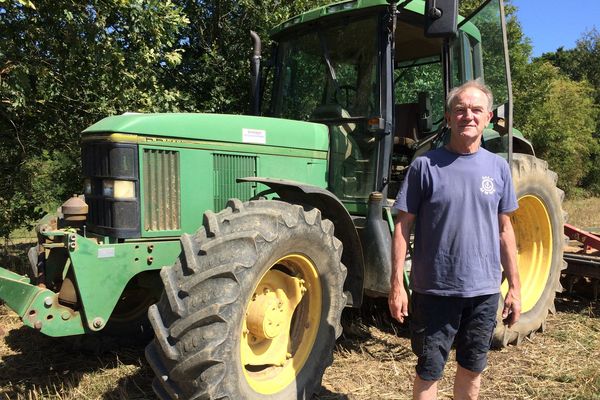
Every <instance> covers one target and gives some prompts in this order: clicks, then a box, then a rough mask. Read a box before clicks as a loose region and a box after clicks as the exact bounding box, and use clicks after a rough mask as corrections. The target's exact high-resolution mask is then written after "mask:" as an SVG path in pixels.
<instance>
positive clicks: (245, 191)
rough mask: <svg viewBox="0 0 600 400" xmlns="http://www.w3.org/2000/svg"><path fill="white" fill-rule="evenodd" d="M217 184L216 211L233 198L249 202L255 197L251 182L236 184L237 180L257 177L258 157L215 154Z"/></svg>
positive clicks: (215, 178) (214, 169)
mask: <svg viewBox="0 0 600 400" xmlns="http://www.w3.org/2000/svg"><path fill="white" fill-rule="evenodd" d="M213 171H214V172H213V173H214V183H215V201H214V209H215V210H216V211H218V210H222V209H223V208H225V205H226V204H227V200H229V199H230V198H232V197H235V198H238V199H241V200H247V199H249V198H250V197H252V196H253V195H254V187H253V184H252V183H251V182H243V183H236V181H235V180H236V178H243V177H248V176H256V157H252V156H240V155H232V154H215V155H214V158H213Z"/></svg>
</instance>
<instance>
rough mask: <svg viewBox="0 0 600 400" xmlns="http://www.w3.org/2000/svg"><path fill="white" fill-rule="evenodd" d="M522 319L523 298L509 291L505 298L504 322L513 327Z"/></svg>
mask: <svg viewBox="0 0 600 400" xmlns="http://www.w3.org/2000/svg"><path fill="white" fill-rule="evenodd" d="M520 317H521V298H520V296H518V294H517V293H515V291H514V290H513V289H508V293H506V297H505V298H504V309H503V310H502V322H504V325H508V327H509V328H510V327H512V326H513V325H514V324H516V323H517V321H518V320H519V318H520Z"/></svg>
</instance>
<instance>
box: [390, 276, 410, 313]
mask: <svg viewBox="0 0 600 400" xmlns="http://www.w3.org/2000/svg"><path fill="white" fill-rule="evenodd" d="M400 285H402V283H400ZM398 286H399V285H397V284H393V285H392V288H391V290H390V296H389V297H388V304H389V306H390V313H391V314H392V317H394V319H396V320H398V321H399V322H404V318H406V317H408V294H407V293H406V289H404V287H402V286H400V287H398Z"/></svg>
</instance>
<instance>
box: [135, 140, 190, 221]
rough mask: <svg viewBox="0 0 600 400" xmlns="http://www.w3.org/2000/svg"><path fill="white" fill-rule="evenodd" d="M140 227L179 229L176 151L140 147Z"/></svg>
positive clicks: (178, 187) (177, 159) (178, 188)
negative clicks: (141, 161)
mask: <svg viewBox="0 0 600 400" xmlns="http://www.w3.org/2000/svg"><path fill="white" fill-rule="evenodd" d="M143 167H144V228H145V230H146V231H162V230H178V229H180V227H181V225H180V220H181V217H180V213H181V200H180V184H179V182H180V176H179V152H178V151H168V150H154V149H145V150H144V162H143Z"/></svg>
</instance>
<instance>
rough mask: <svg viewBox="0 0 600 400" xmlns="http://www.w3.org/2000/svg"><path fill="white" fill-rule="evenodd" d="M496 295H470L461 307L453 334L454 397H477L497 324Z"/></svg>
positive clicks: (461, 399) (463, 399)
mask: <svg viewBox="0 0 600 400" xmlns="http://www.w3.org/2000/svg"><path fill="white" fill-rule="evenodd" d="M499 297H500V295H499V294H494V295H486V296H478V297H472V298H469V299H468V302H467V304H468V306H467V305H466V306H465V308H464V310H463V315H462V320H461V325H460V328H459V330H458V333H457V335H456V361H457V362H458V367H457V370H456V377H455V380H454V399H455V400H466V399H477V398H478V395H479V388H480V386H481V373H482V372H483V370H484V369H485V367H486V365H487V353H488V351H489V350H490V344H491V341H492V334H493V332H494V327H495V326H496V312H497V310H498V301H499Z"/></svg>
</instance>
